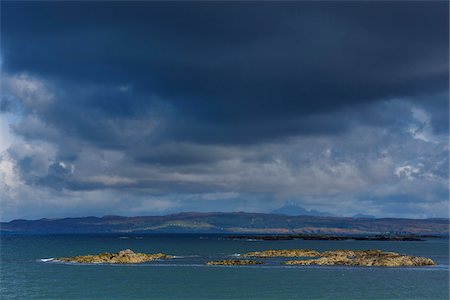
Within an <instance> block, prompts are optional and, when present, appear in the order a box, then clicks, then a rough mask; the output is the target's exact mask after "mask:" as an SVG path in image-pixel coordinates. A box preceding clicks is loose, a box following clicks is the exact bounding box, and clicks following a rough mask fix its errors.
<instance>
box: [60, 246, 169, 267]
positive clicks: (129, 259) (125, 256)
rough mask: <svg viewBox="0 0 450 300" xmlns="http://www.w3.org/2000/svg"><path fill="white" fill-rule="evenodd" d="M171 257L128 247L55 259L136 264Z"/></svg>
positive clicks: (92, 262)
mask: <svg viewBox="0 0 450 300" xmlns="http://www.w3.org/2000/svg"><path fill="white" fill-rule="evenodd" d="M170 258H173V256H171V255H167V254H164V253H154V254H146V253H135V252H133V251H132V250H130V249H126V250H122V251H120V252H119V253H108V252H105V253H100V254H98V255H79V256H72V257H61V258H57V259H56V260H57V261H63V262H75V263H84V264H95V263H105V264H138V263H143V262H148V261H153V260H157V259H170Z"/></svg>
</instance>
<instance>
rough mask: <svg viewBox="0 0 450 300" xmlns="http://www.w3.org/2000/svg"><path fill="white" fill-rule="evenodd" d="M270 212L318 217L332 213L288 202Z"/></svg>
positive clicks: (329, 215) (328, 215)
mask: <svg viewBox="0 0 450 300" xmlns="http://www.w3.org/2000/svg"><path fill="white" fill-rule="evenodd" d="M271 213H272V214H282V215H286V216H320V217H331V216H333V215H332V214H330V213H328V212H323V211H318V210H309V209H305V208H303V207H301V206H298V205H293V204H288V205H285V206H283V207H280V208H278V209H276V210H274V211H272V212H271Z"/></svg>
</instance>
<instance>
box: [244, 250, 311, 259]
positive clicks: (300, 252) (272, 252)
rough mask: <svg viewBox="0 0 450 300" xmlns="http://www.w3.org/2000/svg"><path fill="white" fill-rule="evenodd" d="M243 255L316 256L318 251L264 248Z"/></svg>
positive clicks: (263, 256)
mask: <svg viewBox="0 0 450 300" xmlns="http://www.w3.org/2000/svg"><path fill="white" fill-rule="evenodd" d="M243 256H244V257H261V258H265V257H318V256H320V252H318V251H315V250H310V249H290V250H265V251H258V252H248V253H245V254H244V255H243Z"/></svg>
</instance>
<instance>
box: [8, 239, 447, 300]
mask: <svg viewBox="0 0 450 300" xmlns="http://www.w3.org/2000/svg"><path fill="white" fill-rule="evenodd" d="M126 248H130V249H132V250H134V251H136V252H146V253H153V252H164V253H167V254H172V255H176V256H178V258H176V259H174V260H170V261H160V262H152V263H147V264H140V265H75V264H63V263H55V262H42V261H41V260H40V259H42V258H50V257H61V256H73V255H80V254H97V253H100V252H117V251H120V250H123V249H126ZM292 248H310V249H314V250H319V251H325V250H333V249H360V250H365V249H381V250H385V251H395V252H400V253H404V254H409V255H416V256H426V257H430V258H432V259H433V260H434V261H436V262H437V263H438V264H439V265H438V266H432V267H404V268H380V267H378V268H377V267H373V268H372V267H370V268H367V267H337V266H331V267H325V266H322V267H321V266H282V265H279V262H280V261H279V260H276V259H273V260H269V262H268V264H267V265H263V266H259V265H258V266H240V267H239V266H236V267H223V266H206V265H205V262H206V261H208V260H213V259H231V258H233V255H235V254H237V253H244V252H248V251H260V250H266V249H292ZM0 296H1V297H0V298H1V299H448V298H449V247H448V239H430V240H427V241H425V242H379V241H303V240H294V241H246V240H229V239H227V238H225V237H223V236H218V235H141V236H120V235H52V236H2V237H1V283H0Z"/></svg>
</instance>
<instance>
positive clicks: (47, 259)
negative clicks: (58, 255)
mask: <svg viewBox="0 0 450 300" xmlns="http://www.w3.org/2000/svg"><path fill="white" fill-rule="evenodd" d="M54 260H55V258H54V257H49V258H41V259H40V261H42V262H49V261H54Z"/></svg>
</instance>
